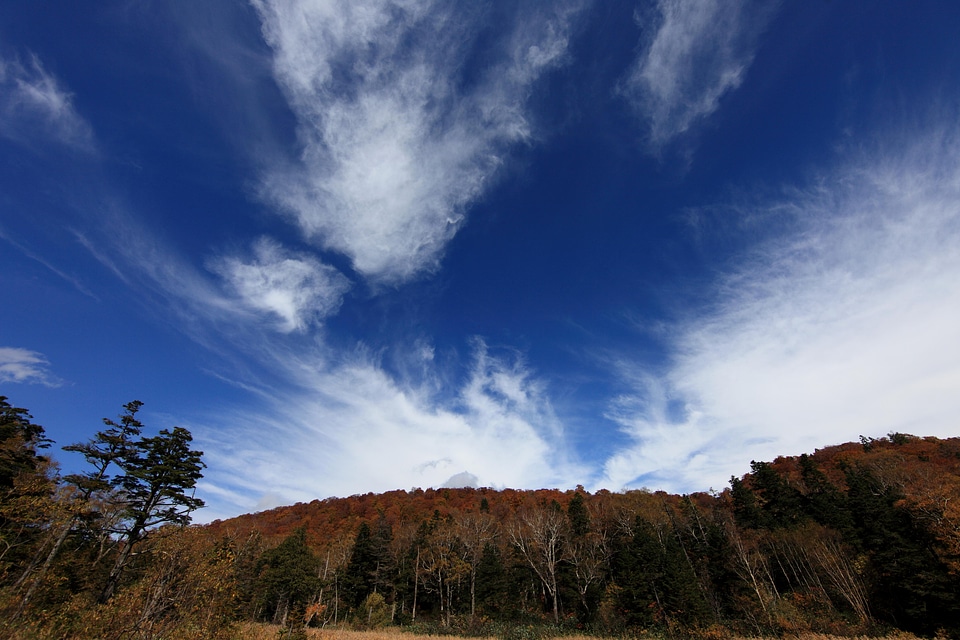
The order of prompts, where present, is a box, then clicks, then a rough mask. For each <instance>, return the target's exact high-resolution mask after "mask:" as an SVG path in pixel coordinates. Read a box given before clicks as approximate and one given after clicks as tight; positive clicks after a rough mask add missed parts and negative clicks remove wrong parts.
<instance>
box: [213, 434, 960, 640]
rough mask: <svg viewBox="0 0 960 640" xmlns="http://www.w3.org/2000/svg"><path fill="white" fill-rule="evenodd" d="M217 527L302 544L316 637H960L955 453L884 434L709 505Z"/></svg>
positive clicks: (414, 494)
mask: <svg viewBox="0 0 960 640" xmlns="http://www.w3.org/2000/svg"><path fill="white" fill-rule="evenodd" d="M208 530H209V531H211V532H216V533H217V535H226V536H228V537H234V538H242V537H244V536H249V535H259V536H260V537H261V538H260V539H261V541H262V543H263V544H264V545H266V546H270V545H273V544H276V543H277V542H278V541H281V540H288V539H290V536H300V537H301V538H302V539H303V540H305V541H306V544H307V546H308V547H309V548H310V550H311V553H312V554H313V557H314V558H315V561H316V563H317V564H316V566H317V576H318V577H319V578H320V581H319V583H318V584H317V586H316V590H315V593H314V595H313V598H312V601H311V602H312V605H313V609H312V611H313V615H312V618H311V619H313V620H315V621H317V622H319V623H321V624H322V623H337V622H341V621H343V620H345V619H347V620H355V621H361V622H362V621H363V618H364V616H365V615H367V614H366V613H364V610H365V609H364V607H365V603H366V602H367V600H368V599H369V598H370V597H371V596H372V595H374V594H375V595H377V596H378V597H379V598H380V599H381V600H382V602H383V603H384V604H385V606H387V607H388V608H389V610H390V617H389V619H390V621H391V622H393V623H395V624H408V623H411V622H415V621H424V620H429V621H433V622H435V623H437V624H440V625H450V626H457V625H460V626H462V627H465V628H469V627H470V625H471V624H476V622H477V621H478V620H482V621H488V620H498V621H512V622H514V623H516V622H524V623H527V622H530V621H534V620H536V621H544V622H549V623H554V624H556V623H559V624H565V625H573V626H580V627H583V626H587V627H590V628H593V629H595V630H601V631H623V630H625V629H637V628H656V627H660V628H665V629H683V630H685V631H687V632H693V631H696V630H699V631H701V632H704V631H705V630H709V629H714V630H716V629H725V630H729V631H733V632H737V633H743V634H751V635H753V634H769V633H777V634H782V633H798V632H802V631H818V632H829V633H839V634H860V633H867V632H870V631H872V630H873V631H876V630H879V629H883V628H900V629H904V630H907V631H912V632H914V633H918V634H927V635H934V634H937V633H946V634H950V635H954V636H956V635H957V634H958V632H960V625H958V621H960V574H958V570H960V564H958V562H960V555H958V554H960V439H946V440H942V439H937V438H918V437H914V436H910V435H904V434H891V435H890V436H889V437H887V438H881V439H863V440H862V441H861V442H859V443H851V444H845V445H840V446H833V447H828V448H825V449H822V450H819V451H817V452H815V453H813V454H811V455H803V456H800V457H790V458H778V459H777V460H774V461H772V462H754V463H752V465H751V472H750V473H748V474H746V475H745V476H744V477H742V478H731V486H730V488H729V489H727V490H725V491H723V492H722V493H714V494H704V493H700V494H693V495H687V496H677V495H669V494H666V493H663V492H649V491H627V492H621V493H611V492H607V491H599V492H596V493H593V494H590V493H588V492H586V491H584V490H583V489H582V488H578V489H577V490H574V491H564V492H561V491H556V490H540V491H514V490H502V491H496V490H493V489H439V490H433V489H426V490H421V489H414V490H412V491H395V492H390V493H385V494H367V495H359V496H352V497H350V498H343V499H328V500H322V501H314V502H312V503H309V504H298V505H294V506H291V507H284V508H279V509H274V510H272V511H267V512H263V513H258V514H251V515H247V516H242V517H240V518H235V519H232V520H230V521H226V522H216V523H213V524H212V525H210V526H209V527H208ZM258 588H260V587H258V586H257V579H256V577H255V576H254V577H253V581H252V583H251V590H250V596H251V600H250V601H249V602H248V603H247V604H246V606H247V609H246V613H245V615H248V616H252V617H254V618H260V619H263V620H275V621H278V620H279V619H280V618H278V611H277V610H270V608H269V607H267V606H266V604H267V600H264V599H263V598H262V596H258V595H257V589H258ZM284 613H286V611H285V612H284ZM368 613H369V612H368Z"/></svg>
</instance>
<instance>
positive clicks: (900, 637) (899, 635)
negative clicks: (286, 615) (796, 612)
mask: <svg viewBox="0 0 960 640" xmlns="http://www.w3.org/2000/svg"><path fill="white" fill-rule="evenodd" d="M237 631H238V633H237V635H236V640H279V639H280V638H282V637H283V636H281V633H280V627H278V626H277V625H272V624H262V623H251V622H245V623H242V624H240V625H239V626H238V627H237ZM306 637H307V638H308V640H437V639H438V638H440V637H443V638H445V640H452V638H454V636H431V635H420V634H414V633H406V632H404V631H401V630H400V629H399V628H398V627H390V628H387V629H379V630H375V631H349V630H346V629H306ZM629 637H631V638H636V639H637V640H653V639H655V638H660V637H661V636H658V635H656V634H646V633H642V632H641V633H639V634H637V635H633V636H629ZM470 640H496V639H495V638H493V637H490V638H470ZM544 640H610V638H602V637H598V636H586V635H562V636H561V635H558V636H555V637H552V638H546V639H544ZM727 640H766V639H764V638H745V637H740V636H728V637H727ZM769 640H773V639H769ZM777 640H921V639H920V638H919V637H917V636H915V635H913V634H912V633H907V632H905V631H896V632H893V633H890V634H888V635H886V636H882V637H876V636H833V635H827V634H823V633H801V634H799V635H790V636H784V637H783V638H778V639H777Z"/></svg>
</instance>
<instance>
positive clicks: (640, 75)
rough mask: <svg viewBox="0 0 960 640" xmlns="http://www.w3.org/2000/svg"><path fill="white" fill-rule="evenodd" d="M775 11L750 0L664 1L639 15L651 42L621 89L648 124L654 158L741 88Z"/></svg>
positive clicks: (769, 5)
mask: <svg viewBox="0 0 960 640" xmlns="http://www.w3.org/2000/svg"><path fill="white" fill-rule="evenodd" d="M774 8H775V4H774V3H771V2H753V1H751V0H702V1H699V2H686V1H684V0H658V1H657V2H656V8H655V9H654V10H652V11H645V12H641V13H638V15H637V21H638V22H640V23H642V24H640V26H641V27H642V28H643V29H644V30H647V29H651V31H652V36H650V37H645V38H644V39H643V40H642V41H641V53H640V56H639V57H638V58H637V60H636V61H635V63H634V64H633V66H632V68H631V69H630V71H629V72H628V74H627V75H626V77H625V78H624V79H623V80H622V82H621V84H620V87H619V90H620V93H621V94H622V95H623V96H624V97H626V98H627V99H628V100H629V101H630V103H631V105H632V106H633V108H634V109H635V111H636V112H637V114H638V115H639V116H640V118H641V119H643V121H644V122H645V124H646V127H647V142H648V144H649V146H650V148H651V150H652V151H653V152H659V151H660V150H661V149H662V148H663V147H664V146H665V145H666V144H668V143H670V142H671V141H673V140H675V139H676V138H678V137H679V136H682V135H683V134H685V133H687V132H688V131H690V130H691V129H692V128H694V127H695V126H696V124H697V123H698V122H699V121H700V120H702V119H704V118H706V117H708V116H709V115H710V114H712V113H713V112H714V111H716V110H717V109H718V108H719V106H720V99H721V98H722V97H723V96H724V95H725V94H726V93H728V92H730V91H733V90H735V89H736V88H737V87H739V86H740V84H741V83H742V82H743V79H744V77H745V76H746V73H747V70H748V69H749V67H750V64H751V63H752V62H753V55H754V50H755V47H756V40H757V37H758V36H759V35H760V33H762V31H763V29H764V28H765V26H766V24H767V21H768V20H769V18H770V15H771V14H772V12H773V9H774ZM647 22H649V24H647Z"/></svg>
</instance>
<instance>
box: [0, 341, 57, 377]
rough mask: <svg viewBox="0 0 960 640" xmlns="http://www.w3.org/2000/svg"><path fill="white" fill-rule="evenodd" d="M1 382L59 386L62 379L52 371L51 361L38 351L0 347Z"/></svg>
mask: <svg viewBox="0 0 960 640" xmlns="http://www.w3.org/2000/svg"><path fill="white" fill-rule="evenodd" d="M0 382H14V383H19V384H42V385H44V386H47V387H59V386H60V385H61V384H63V383H62V381H61V380H60V379H59V378H57V376H55V375H53V373H52V372H51V371H50V362H49V361H48V360H47V358H46V356H44V355H43V354H42V353H39V352H37V351H30V350H29V349H20V348H18V347H0Z"/></svg>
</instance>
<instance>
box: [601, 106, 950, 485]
mask: <svg viewBox="0 0 960 640" xmlns="http://www.w3.org/2000/svg"><path fill="white" fill-rule="evenodd" d="M958 149H960V136H958V131H957V129H956V127H955V126H954V125H952V124H949V125H947V126H944V127H933V128H931V129H927V130H925V131H919V132H918V131H911V132H908V133H905V134H903V135H897V136H894V137H893V139H890V140H886V141H884V142H882V143H879V144H876V145H873V146H872V147H871V148H870V149H869V150H865V151H864V152H863V154H862V156H860V157H857V158H853V159H851V160H849V161H848V162H847V163H846V164H845V165H844V166H841V167H839V168H838V169H837V170H835V171H834V172H832V173H831V174H829V175H823V176H821V177H820V178H819V179H817V180H815V181H814V182H813V184H812V185H810V186H809V187H807V188H804V189H799V190H789V191H788V192H786V195H785V197H784V199H782V200H780V201H777V202H773V203H769V204H767V205H763V206H756V207H747V208H744V210H743V211H742V214H743V215H745V216H756V215H761V216H767V217H769V216H770V215H778V216H784V215H785V216H787V217H789V219H790V220H791V221H792V224H791V225H790V227H791V229H792V231H791V232H790V233H789V234H787V235H785V236H781V237H778V238H775V239H772V240H769V241H767V242H765V243H763V244H761V246H760V247H759V248H757V249H756V250H755V251H754V252H753V253H752V254H751V255H749V257H747V258H746V259H744V261H743V262H742V264H741V266H740V267H739V268H737V269H735V270H734V271H732V272H730V273H728V275H726V276H725V277H724V278H723V279H722V280H721V281H720V282H719V293H718V296H717V301H716V305H715V307H714V308H713V309H712V311H710V312H709V313H708V314H707V315H706V316H703V317H698V318H695V319H692V320H691V321H690V322H689V323H688V324H686V325H684V326H683V327H681V328H680V329H679V330H678V331H677V334H676V336H675V339H674V342H673V347H674V349H675V359H674V363H673V366H672V367H671V369H670V370H669V371H668V372H667V373H666V374H665V375H664V376H662V377H659V378H651V377H650V376H646V377H643V376H640V375H638V376H633V377H626V378H625V383H626V384H627V385H628V386H631V387H632V388H633V391H632V392H630V393H627V394H626V395H625V396H624V398H623V399H621V402H619V403H618V404H617V405H616V406H614V407H613V409H612V410H611V417H613V418H614V419H615V420H616V421H617V422H618V423H619V424H620V425H621V427H622V428H623V429H624V430H625V432H626V433H628V434H629V435H630V436H631V437H632V438H633V439H634V445H633V446H631V447H630V448H629V449H628V450H625V451H623V452H620V453H618V454H617V455H615V456H613V457H612V458H611V459H610V460H609V461H608V463H607V465H606V476H607V477H606V481H607V482H608V483H610V484H613V485H625V484H631V483H637V482H639V483H641V484H643V483H645V482H646V481H645V480H643V477H644V474H647V475H646V478H647V481H649V482H650V483H651V484H655V485H656V486H663V487H665V488H667V489H670V490H683V491H690V490H694V489H706V488H707V487H706V486H702V485H701V486H697V485H698V484H700V483H703V482H704V479H708V480H709V482H710V483H711V484H713V486H714V487H717V488H719V487H720V486H723V484H725V482H726V479H727V478H729V476H730V475H731V474H740V473H743V472H744V471H746V470H747V469H745V468H744V465H745V463H746V461H748V460H749V459H751V458H753V459H758V460H760V459H764V460H769V459H771V458H773V457H774V456H776V455H781V454H799V453H802V452H805V451H811V450H812V449H813V448H815V447H818V446H823V445H825V444H829V443H834V442H835V443H839V442H845V441H849V440H856V438H857V437H858V436H859V435H861V434H863V435H883V434H886V433H889V432H891V431H898V432H908V433H916V434H919V435H941V436H951V435H956V430H957V419H956V416H957V415H958V413H960V394H958V393H957V389H960V323H958V322H957V318H960V204H958V203H960V151H958ZM651 379H652V380H654V383H652V384H651V382H650V380H651ZM671 406H672V407H674V408H676V407H680V408H681V410H680V411H673V412H671V411H668V408H669V407H671ZM678 414H679V415H678ZM678 470H679V472H678Z"/></svg>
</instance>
